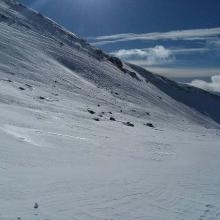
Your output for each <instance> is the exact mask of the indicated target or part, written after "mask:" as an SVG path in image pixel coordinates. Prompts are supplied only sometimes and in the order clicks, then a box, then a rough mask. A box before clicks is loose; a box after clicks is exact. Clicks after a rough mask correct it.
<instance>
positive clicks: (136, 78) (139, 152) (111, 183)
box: [0, 0, 220, 220]
mask: <svg viewBox="0 0 220 220" xmlns="http://www.w3.org/2000/svg"><path fill="white" fill-rule="evenodd" d="M219 112H220V98H219V97H218V96H215V95H212V94H210V93H207V92H204V91H202V90H200V89H196V88H194V87H189V86H185V85H179V84H177V83H174V82H172V81H170V80H168V79H166V78H163V77H160V76H158V75H154V74H152V73H149V72H147V71H146V70H143V69H141V68H140V67H137V66H134V65H130V64H123V66H121V63H120V61H119V60H116V59H113V58H111V57H110V56H109V55H107V54H105V53H103V52H101V51H100V50H98V49H96V48H94V47H92V46H90V45H89V44H88V43H87V42H85V41H84V40H82V39H80V38H79V37H77V36H76V35H74V34H72V33H70V32H68V31H66V30H65V29H63V28H62V27H60V26H59V25H58V24H56V23H54V22H53V21H51V20H49V19H46V18H44V17H43V16H42V15H40V14H38V13H37V12H34V11H32V10H29V9H27V8H25V7H24V6H22V5H20V4H17V3H16V2H15V1H13V0H0V140H1V141H0V152H1V153H0V219H1V220H9V219H10V220H11V219H19V218H20V219H25V220H32V219H34V220H35V219H38V220H39V219H40V220H46V219H48V220H49V219H50V220H62V219H63V220H71V219H80V220H81V219H94V220H99V219H103V220H105V219H109V220H110V219H114V220H122V219H126V220H133V219H143V220H146V219H152V220H172V219H187V220H191V219H192V220H194V219H196V220H207V219H208V220H211V219H214V220H218V219H220V205H219V204H220V174H219V166H220V144H219V140H220V131H219V122H220V113H219ZM111 117H112V120H110V118H111ZM113 118H114V119H115V121H114V120H113ZM127 122H130V123H132V124H133V125H134V127H130V126H127V125H126V123H127ZM147 123H152V124H153V125H154V128H151V127H149V124H148V126H147V125H146V124H147ZM35 202H37V203H38V204H39V207H38V209H34V204H35Z"/></svg>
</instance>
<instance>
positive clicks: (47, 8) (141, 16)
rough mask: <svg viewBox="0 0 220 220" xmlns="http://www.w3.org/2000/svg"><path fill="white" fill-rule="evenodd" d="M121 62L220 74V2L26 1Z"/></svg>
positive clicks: (180, 73) (169, 71)
mask: <svg viewBox="0 0 220 220" xmlns="http://www.w3.org/2000/svg"><path fill="white" fill-rule="evenodd" d="M21 2H23V3H25V4H28V5H29V6H31V7H33V8H34V9H36V10H38V11H40V12H42V13H43V14H45V15H47V16H48V17H50V18H52V19H54V20H55V21H57V22H58V23H60V24H62V25H64V26H65V27H66V28H68V29H70V30H71V31H73V32H74V33H76V34H78V35H79V36H82V37H84V38H86V39H88V40H89V41H90V42H91V43H93V44H94V45H96V46H97V47H100V48H102V49H104V50H105V51H107V52H110V53H112V54H114V55H116V56H119V57H120V58H122V59H124V60H126V61H129V62H133V63H136V64H139V65H141V66H143V67H145V68H147V69H150V70H152V71H155V72H158V73H161V74H164V75H166V76H169V77H183V78H190V77H192V78H200V77H209V76H213V75H218V74H220V62H219V60H220V1H219V0H209V1H208V0H62V1H61V0H21Z"/></svg>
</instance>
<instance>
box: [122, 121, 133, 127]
mask: <svg viewBox="0 0 220 220" xmlns="http://www.w3.org/2000/svg"><path fill="white" fill-rule="evenodd" d="M123 124H124V125H127V126H129V127H134V124H132V123H131V122H129V121H128V122H124V123H123Z"/></svg>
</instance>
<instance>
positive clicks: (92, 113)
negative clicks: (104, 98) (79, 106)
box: [87, 109, 95, 115]
mask: <svg viewBox="0 0 220 220" xmlns="http://www.w3.org/2000/svg"><path fill="white" fill-rule="evenodd" d="M87 111H88V112H89V113H90V114H91V115H94V114H95V112H94V111H93V110H90V109H88V110H87Z"/></svg>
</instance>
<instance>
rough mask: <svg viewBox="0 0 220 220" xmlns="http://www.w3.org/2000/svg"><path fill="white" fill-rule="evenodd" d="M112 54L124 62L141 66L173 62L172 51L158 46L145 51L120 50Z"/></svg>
mask: <svg viewBox="0 0 220 220" xmlns="http://www.w3.org/2000/svg"><path fill="white" fill-rule="evenodd" d="M112 54H113V55H114V56H117V57H119V58H121V59H123V60H125V61H128V62H131V63H135V64H139V65H142V66H143V65H158V64H159V65H160V64H167V63H170V62H173V61H174V60H175V56H174V55H173V53H172V51H171V50H169V49H166V48H165V47H164V46H160V45H158V46H155V47H153V48H146V49H130V50H125V49H122V50H118V51H116V52H113V53H112Z"/></svg>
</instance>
